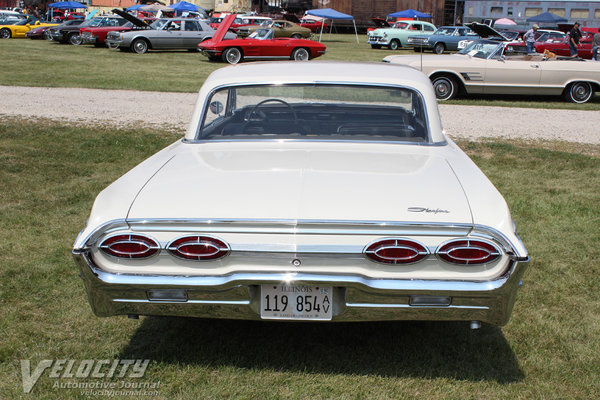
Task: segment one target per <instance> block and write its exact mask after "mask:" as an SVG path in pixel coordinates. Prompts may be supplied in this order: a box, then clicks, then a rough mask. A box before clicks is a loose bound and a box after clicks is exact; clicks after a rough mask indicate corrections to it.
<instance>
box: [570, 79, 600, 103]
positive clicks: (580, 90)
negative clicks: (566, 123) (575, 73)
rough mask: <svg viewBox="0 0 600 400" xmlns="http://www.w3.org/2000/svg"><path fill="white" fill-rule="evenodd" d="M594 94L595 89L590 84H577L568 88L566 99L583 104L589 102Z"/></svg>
mask: <svg viewBox="0 0 600 400" xmlns="http://www.w3.org/2000/svg"><path fill="white" fill-rule="evenodd" d="M593 93H594V89H593V88H592V85H591V84H590V83H589V82H575V83H572V84H571V85H570V86H569V87H568V88H567V90H566V92H565V98H566V99H567V101H570V102H573V103H579V104H581V103H586V102H587V101H589V99H591V98H592V94H593Z"/></svg>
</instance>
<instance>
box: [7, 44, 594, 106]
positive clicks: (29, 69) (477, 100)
mask: <svg viewBox="0 0 600 400" xmlns="http://www.w3.org/2000/svg"><path fill="white" fill-rule="evenodd" d="M323 43H325V44H326V45H327V53H326V54H325V55H324V56H322V57H320V58H318V59H316V60H315V61H314V62H319V61H326V60H336V61H364V62H381V60H382V59H383V57H385V56H387V55H390V54H414V53H413V51H412V50H398V51H390V50H387V49H380V50H374V49H371V47H370V46H369V45H367V44H366V35H359V43H356V37H355V36H354V35H349V34H332V35H327V34H326V35H324V36H323ZM0 54H1V56H0V70H1V71H2V73H1V74H0V85H14V86H44V87H85V88H99V89H129V90H151V91H169V92H197V91H198V89H199V88H200V86H201V85H202V83H203V82H204V80H205V79H206V77H207V76H208V75H209V74H210V73H211V72H213V71H214V70H216V69H218V68H222V67H224V66H226V64H225V63H222V62H210V61H208V60H207V58H206V57H203V56H202V55H200V54H199V53H197V52H192V53H190V52H187V51H151V52H149V53H147V54H143V55H138V54H134V53H129V52H120V51H113V50H109V49H107V48H95V47H93V46H72V45H64V44H59V43H55V42H47V41H42V40H29V39H10V40H0ZM324 68H326V67H324ZM0 95H1V93H0ZM446 104H466V105H488V106H490V105H492V106H502V107H528V108H561V109H577V110H600V95H598V94H596V95H595V96H594V98H593V99H592V100H591V101H590V102H589V103H587V104H583V105H580V104H572V103H567V102H565V101H563V100H562V99H561V98H560V97H556V96H539V97H533V98H532V97H531V96H482V95H480V96H476V97H469V98H465V99H459V100H452V101H449V102H447V103H446Z"/></svg>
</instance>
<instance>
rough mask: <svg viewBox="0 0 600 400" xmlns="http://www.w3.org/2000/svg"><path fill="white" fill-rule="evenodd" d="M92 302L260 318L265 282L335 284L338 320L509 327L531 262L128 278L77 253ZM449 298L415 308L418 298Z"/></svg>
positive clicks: (144, 311) (113, 310)
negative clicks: (500, 267) (462, 269)
mask: <svg viewBox="0 0 600 400" xmlns="http://www.w3.org/2000/svg"><path fill="white" fill-rule="evenodd" d="M73 255H74V258H75V260H76V262H77V264H78V266H79V269H80V272H81V274H80V276H81V277H82V279H83V281H84V284H85V287H86V290H87V294H88V299H89V302H90V305H91V306H92V310H93V311H94V313H95V314H96V315H98V316H100V317H106V316H111V315H127V314H136V315H169V316H191V317H205V318H229V319H248V320H259V319H260V312H259V304H260V285H261V284H274V283H278V284H281V283H288V284H303V285H304V284H305V285H327V286H332V287H334V295H333V318H332V321H392V320H440V321H473V320H476V321H482V322H487V323H490V324H494V325H504V324H506V323H507V322H508V320H509V318H510V314H511V312H512V309H513V305H514V302H515V298H516V294H517V289H518V287H519V286H520V282H521V277H522V276H523V273H524V272H525V269H526V267H527V263H526V262H518V261H513V262H512V264H511V265H510V268H509V270H508V272H507V273H506V274H505V275H504V276H503V277H501V278H499V279H497V280H494V281H486V282H470V281H436V280H395V279H370V278H365V277H363V276H355V275H321V274H307V273H272V272H269V273H236V274H232V275H227V276H165V275H129V274H114V273H108V272H105V271H102V270H101V269H99V268H98V267H97V266H95V265H94V263H93V260H92V259H91V258H90V257H89V254H88V253H87V252H82V253H77V252H74V253H73ZM157 289H183V290H185V293H186V299H185V300H160V301H156V300H149V297H148V291H150V290H157ZM428 296H437V297H446V298H449V302H448V304H443V305H413V304H412V303H414V301H413V300H414V299H416V298H417V297H425V298H427V297H428Z"/></svg>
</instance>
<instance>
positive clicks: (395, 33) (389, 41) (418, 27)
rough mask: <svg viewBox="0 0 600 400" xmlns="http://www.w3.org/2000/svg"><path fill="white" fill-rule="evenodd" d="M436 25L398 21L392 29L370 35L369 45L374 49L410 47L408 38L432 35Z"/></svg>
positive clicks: (377, 31) (384, 29)
mask: <svg viewBox="0 0 600 400" xmlns="http://www.w3.org/2000/svg"><path fill="white" fill-rule="evenodd" d="M433 32H435V25H433V24H430V23H429V22H423V21H411V20H406V21H398V22H396V23H395V24H394V26H392V27H391V28H378V29H375V30H374V31H371V32H369V33H368V39H367V43H368V44H370V45H371V48H373V49H380V48H382V47H387V48H389V49H390V50H396V49H399V48H400V47H408V37H409V36H414V35H432V34H433Z"/></svg>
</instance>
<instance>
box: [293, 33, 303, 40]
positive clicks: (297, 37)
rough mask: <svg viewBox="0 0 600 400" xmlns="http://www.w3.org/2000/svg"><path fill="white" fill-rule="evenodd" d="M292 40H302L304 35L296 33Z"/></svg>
mask: <svg viewBox="0 0 600 400" xmlns="http://www.w3.org/2000/svg"><path fill="white" fill-rule="evenodd" d="M291 38H292V39H302V35H301V34H299V33H294V34H293V35H292V36H291Z"/></svg>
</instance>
